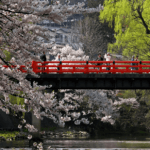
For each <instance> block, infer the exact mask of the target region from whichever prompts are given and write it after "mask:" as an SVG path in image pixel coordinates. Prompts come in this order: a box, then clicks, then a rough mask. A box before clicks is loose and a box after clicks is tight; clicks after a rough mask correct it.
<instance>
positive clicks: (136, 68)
mask: <svg viewBox="0 0 150 150" xmlns="http://www.w3.org/2000/svg"><path fill="white" fill-rule="evenodd" d="M135 61H139V60H138V56H136V58H135ZM135 65H136V66H137V65H138V63H135ZM138 69H139V68H138V67H135V70H138Z"/></svg>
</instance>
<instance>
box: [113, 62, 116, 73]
mask: <svg viewBox="0 0 150 150" xmlns="http://www.w3.org/2000/svg"><path fill="white" fill-rule="evenodd" d="M112 68H113V69H112V74H116V72H115V70H116V68H115V61H113V67H112Z"/></svg>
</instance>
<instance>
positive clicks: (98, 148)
mask: <svg viewBox="0 0 150 150" xmlns="http://www.w3.org/2000/svg"><path fill="white" fill-rule="evenodd" d="M49 146H51V150H54V149H56V150H146V149H147V150H150V138H149V136H147V137H145V136H141V137H130V136H129V137H128V136H126V137H117V138H114V137H102V138H87V139H83V138H78V139H59V138H58V139H44V143H43V147H44V150H46V149H47V148H48V147H49ZM13 147H14V148H16V150H19V149H17V148H26V149H24V150H31V148H29V142H28V140H21V141H4V142H0V150H8V149H10V148H13ZM1 148H3V149H1ZM11 150H12V149H11Z"/></svg>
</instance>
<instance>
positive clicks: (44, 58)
mask: <svg viewBox="0 0 150 150" xmlns="http://www.w3.org/2000/svg"><path fill="white" fill-rule="evenodd" d="M40 59H41V60H42V61H44V64H43V66H45V65H46V64H45V61H46V55H45V52H43V55H41V57H40ZM44 70H45V67H42V72H43V71H44Z"/></svg>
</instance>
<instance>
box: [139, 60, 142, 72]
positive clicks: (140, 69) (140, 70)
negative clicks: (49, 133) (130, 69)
mask: <svg viewBox="0 0 150 150" xmlns="http://www.w3.org/2000/svg"><path fill="white" fill-rule="evenodd" d="M141 66H142V61H140V64H139V74H142V67H141Z"/></svg>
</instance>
